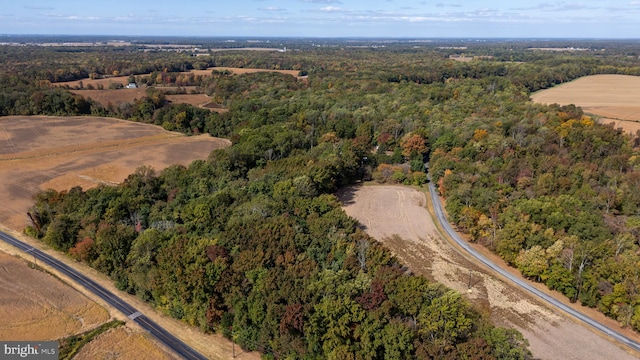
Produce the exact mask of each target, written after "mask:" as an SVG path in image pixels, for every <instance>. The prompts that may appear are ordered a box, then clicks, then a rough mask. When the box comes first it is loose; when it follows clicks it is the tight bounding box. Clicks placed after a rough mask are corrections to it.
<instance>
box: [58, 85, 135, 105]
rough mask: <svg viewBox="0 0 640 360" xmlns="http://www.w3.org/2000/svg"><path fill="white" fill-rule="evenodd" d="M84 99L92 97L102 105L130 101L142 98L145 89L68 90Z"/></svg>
mask: <svg viewBox="0 0 640 360" xmlns="http://www.w3.org/2000/svg"><path fill="white" fill-rule="evenodd" d="M70 91H71V92H72V93H74V94H78V95H80V96H82V97H84V98H85V99H92V100H93V101H96V102H98V103H100V105H102V106H108V105H109V103H111V104H113V105H118V104H123V103H132V102H133V101H134V100H136V99H142V98H143V97H145V96H146V95H147V92H146V89H143V88H137V89H107V90H70Z"/></svg>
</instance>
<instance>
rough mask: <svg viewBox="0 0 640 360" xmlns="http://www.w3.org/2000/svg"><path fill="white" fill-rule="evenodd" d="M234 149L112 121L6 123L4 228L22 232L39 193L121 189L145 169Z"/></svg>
mask: <svg viewBox="0 0 640 360" xmlns="http://www.w3.org/2000/svg"><path fill="white" fill-rule="evenodd" d="M230 144H231V143H230V142H229V141H228V140H226V139H218V138H212V137H210V136H207V135H201V136H192V137H187V136H184V135H182V134H178V133H174V132H169V131H164V130H162V129H161V128H159V127H157V126H153V125H147V124H139V123H134V122H130V121H124V120H118V119H112V118H96V117H44V116H27V117H2V118H0V223H1V224H4V225H5V226H7V227H9V228H12V229H14V230H18V231H21V230H22V229H23V228H24V226H26V225H27V217H26V211H27V209H28V208H29V207H30V206H31V205H32V200H31V196H32V195H33V194H34V193H36V192H38V191H40V190H45V189H47V188H53V189H56V190H65V189H69V188H71V187H73V186H81V187H83V188H84V189H87V188H90V187H94V186H97V185H98V184H100V183H107V184H112V183H119V182H121V181H123V180H124V179H125V178H126V177H127V176H128V175H129V174H131V173H132V172H134V171H135V169H137V168H138V167H140V166H142V165H149V166H151V167H153V168H154V169H156V170H157V171H160V170H162V169H164V168H165V167H167V166H169V165H171V164H182V165H188V164H189V163H191V161H193V160H195V159H206V158H207V157H208V155H209V153H210V152H211V151H212V150H214V149H217V148H221V147H226V146H229V145H230Z"/></svg>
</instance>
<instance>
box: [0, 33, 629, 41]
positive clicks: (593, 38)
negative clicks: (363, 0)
mask: <svg viewBox="0 0 640 360" xmlns="http://www.w3.org/2000/svg"><path fill="white" fill-rule="evenodd" d="M0 36H1V37H8V36H16V37H96V38H97V37H100V38H116V39H117V38H186V39H189V38H199V39H363V40H591V41H598V40H606V41H611V40H613V41H621V40H626V41H629V40H636V41H638V40H640V37H635V38H632V37H629V38H607V37H561V36H558V37H549V36H545V37H533V36H532V37H497V36H496V37H472V36H450V37H447V36H438V37H421V36H402V37H400V36H348V35H345V36H278V35H273V36H267V35H256V36H252V35H116V34H27V33H22V34H8V33H7V34H0Z"/></svg>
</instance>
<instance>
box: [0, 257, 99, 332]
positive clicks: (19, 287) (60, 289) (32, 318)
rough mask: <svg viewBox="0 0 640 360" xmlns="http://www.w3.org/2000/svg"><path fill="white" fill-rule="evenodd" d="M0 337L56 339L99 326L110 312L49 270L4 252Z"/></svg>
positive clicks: (0, 260)
mask: <svg viewBox="0 0 640 360" xmlns="http://www.w3.org/2000/svg"><path fill="white" fill-rule="evenodd" d="M0 289H2V291H0V339H2V340H6V341H18V340H21V341H27V340H56V339H60V338H63V337H67V336H69V335H73V334H77V333H80V332H83V331H87V330H89V329H92V328H95V327H96V326H99V325H100V324H102V323H104V322H105V321H107V320H109V317H110V316H109V313H108V312H107V311H106V310H105V309H104V308H102V307H100V306H99V305H98V304H96V303H94V302H93V301H91V300H89V299H88V298H87V297H86V296H84V295H83V294H81V293H80V292H78V291H76V290H74V289H72V288H70V287H69V286H67V285H66V284H64V283H63V282H61V281H60V280H58V279H56V278H54V277H53V276H51V275H49V274H48V273H46V272H43V271H40V270H36V269H33V268H31V267H29V266H28V265H27V263H26V262H25V261H24V260H22V259H18V258H16V257H14V256H11V255H8V254H6V253H4V252H0Z"/></svg>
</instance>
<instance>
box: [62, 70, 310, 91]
mask: <svg viewBox="0 0 640 360" xmlns="http://www.w3.org/2000/svg"><path fill="white" fill-rule="evenodd" d="M213 70H219V71H225V70H229V71H231V73H232V74H234V75H241V74H250V73H256V72H279V73H282V74H289V75H292V76H295V77H299V76H298V74H299V73H300V71H299V70H270V69H253V68H234V67H212V68H208V69H205V70H195V69H194V70H190V71H184V72H181V74H194V75H196V76H210V75H212V71H213ZM148 75H150V74H140V75H135V76H136V77H143V76H148ZM80 82H82V86H83V87H87V85H92V86H93V87H96V88H97V87H98V85H102V86H104V88H105V89H107V88H108V87H109V85H110V84H111V83H114V84H122V85H127V84H129V76H112V77H108V78H104V79H82V80H74V81H63V82H57V83H53V85H55V86H69V87H70V88H73V89H75V88H77V87H79V86H80Z"/></svg>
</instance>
